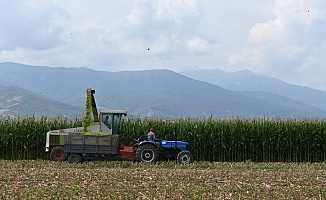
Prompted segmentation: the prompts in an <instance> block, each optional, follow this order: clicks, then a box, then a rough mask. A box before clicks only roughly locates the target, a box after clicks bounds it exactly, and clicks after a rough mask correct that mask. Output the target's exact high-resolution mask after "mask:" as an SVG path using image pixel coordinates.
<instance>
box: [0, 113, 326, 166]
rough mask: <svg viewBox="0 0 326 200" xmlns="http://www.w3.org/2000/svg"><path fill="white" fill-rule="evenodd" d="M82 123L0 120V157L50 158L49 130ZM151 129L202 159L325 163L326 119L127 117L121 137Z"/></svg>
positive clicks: (135, 136)
mask: <svg viewBox="0 0 326 200" xmlns="http://www.w3.org/2000/svg"><path fill="white" fill-rule="evenodd" d="M78 121H79V120H78V119H72V120H69V119H61V118H56V119H47V118H46V117H43V118H40V119H36V118H35V117H28V118H24V119H8V120H0V159H9V160H17V159H48V158H49V155H48V154H46V153H45V152H44V146H45V134H46V132H48V131H49V130H56V129H63V128H70V127H76V126H77V122H78ZM150 127H153V128H154V130H155V134H156V137H157V138H161V139H168V140H174V139H175V138H176V139H178V140H182V141H188V142H189V143H190V144H191V147H192V149H193V151H194V155H195V157H196V160H197V161H223V162H229V161H232V162H243V161H246V160H251V161H254V162H324V161H326V122H325V121H324V120H318V119H316V120H315V119H306V120H296V119H265V118H262V119H241V118H234V119H203V120H198V119H187V118H186V119H177V120H169V119H139V118H133V119H131V118H128V119H125V120H122V122H121V127H120V130H119V131H120V132H119V135H120V137H119V138H120V140H121V141H122V142H123V143H124V144H126V145H128V144H130V143H131V142H132V141H133V140H134V139H138V138H140V139H142V138H143V139H144V138H146V134H147V132H148V129H149V128H150ZM174 131H175V132H176V136H175V135H174ZM95 134H96V133H95ZM97 134H99V135H100V134H102V133H97Z"/></svg>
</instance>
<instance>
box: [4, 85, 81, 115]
mask: <svg viewBox="0 0 326 200" xmlns="http://www.w3.org/2000/svg"><path fill="white" fill-rule="evenodd" d="M83 110H84V108H82V107H77V106H72V105H69V104H64V103H60V102H57V101H54V100H52V99H49V98H45V97H42V96H41V95H37V94H34V93H31V92H29V91H26V90H24V89H21V88H19V87H15V86H6V87H4V86H0V116H2V117H7V116H10V117H26V116H31V115H33V116H35V117H41V116H48V117H58V116H66V117H70V118H75V117H82V116H83V115H82V114H83Z"/></svg>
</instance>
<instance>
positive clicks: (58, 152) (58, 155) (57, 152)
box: [50, 146, 67, 162]
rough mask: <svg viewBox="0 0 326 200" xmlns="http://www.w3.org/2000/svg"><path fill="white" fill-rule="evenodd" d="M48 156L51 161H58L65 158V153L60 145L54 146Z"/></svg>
mask: <svg viewBox="0 0 326 200" xmlns="http://www.w3.org/2000/svg"><path fill="white" fill-rule="evenodd" d="M50 158H51V160H53V161H56V162H60V161H65V160H66V159H67V155H66V153H65V152H64V150H63V147H62V146H57V147H54V148H53V149H52V151H51V153H50Z"/></svg>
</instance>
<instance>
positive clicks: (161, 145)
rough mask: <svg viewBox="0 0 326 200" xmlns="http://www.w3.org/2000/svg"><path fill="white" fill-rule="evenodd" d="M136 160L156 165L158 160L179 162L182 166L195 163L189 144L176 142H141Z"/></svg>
mask: <svg viewBox="0 0 326 200" xmlns="http://www.w3.org/2000/svg"><path fill="white" fill-rule="evenodd" d="M136 158H137V160H138V161H140V162H146V163H155V162H156V161H157V160H177V162H178V163H180V164H189V163H192V162H193V155H192V153H191V150H190V145H189V143H188V142H183V141H177V140H176V139H175V140H172V141H171V140H162V141H152V140H143V141H141V142H139V144H138V147H137V150H136Z"/></svg>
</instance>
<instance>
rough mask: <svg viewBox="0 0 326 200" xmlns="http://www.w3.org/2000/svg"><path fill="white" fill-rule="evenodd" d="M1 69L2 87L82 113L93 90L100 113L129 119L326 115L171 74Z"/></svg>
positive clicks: (23, 67) (7, 66) (0, 66)
mask: <svg viewBox="0 0 326 200" xmlns="http://www.w3.org/2000/svg"><path fill="white" fill-rule="evenodd" d="M0 69H1V70H0V85H7V86H8V85H15V86H17V87H21V88H24V89H25V90H28V91H31V92H33V93H34V94H39V95H41V96H44V97H47V98H51V99H53V100H55V101H60V102H63V103H68V104H70V105H74V106H77V107H78V108H84V105H85V99H86V88H89V87H91V88H93V89H95V90H96V94H95V98H96V102H97V105H98V108H99V109H102V108H103V109H125V110H127V111H128V113H129V116H141V117H146V116H147V117H162V118H165V117H169V118H170V117H210V116H211V115H212V116H214V117H229V116H242V117H257V116H269V117H271V116H279V117H293V116H294V117H325V116H326V112H325V111H323V110H320V109H316V108H314V107H312V106H309V105H305V106H302V105H303V104H302V103H300V102H297V101H293V100H289V99H287V100H288V101H289V102H291V103H287V102H286V101H285V100H284V99H282V100H278V97H277V96H274V97H275V102H273V101H266V99H264V98H260V97H256V96H254V95H253V94H250V95H249V94H242V93H239V92H234V91H231V90H228V89H224V88H222V87H219V86H216V85H214V84H211V83H207V82H203V81H198V80H194V79H192V78H188V77H186V76H184V75H181V74H178V73H176V72H173V71H170V70H144V71H122V72H103V71H95V70H91V69H87V68H54V67H38V66H28V65H22V64H17V63H0ZM282 101H283V103H282ZM65 105H66V104H65ZM47 106H49V105H45V104H43V105H41V107H47ZM43 109H45V108H43ZM66 109H67V110H68V108H66ZM49 113H51V114H52V111H50V112H49Z"/></svg>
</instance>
